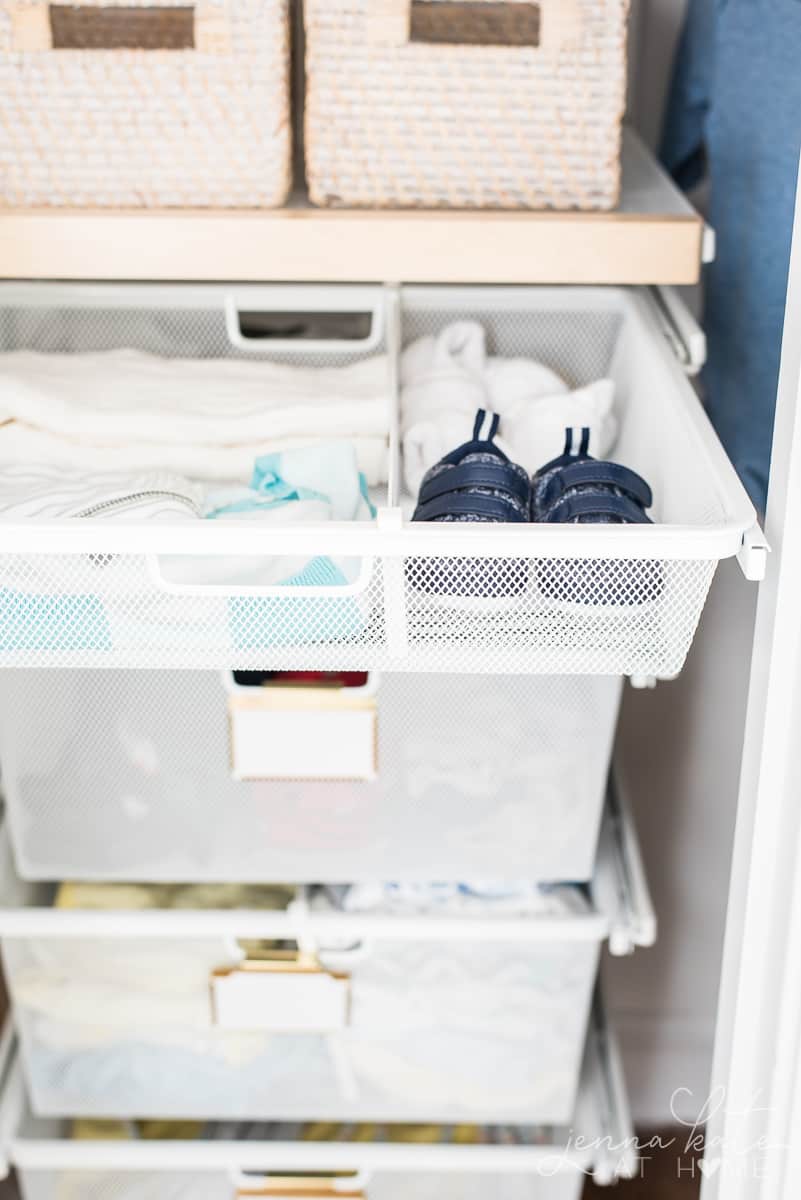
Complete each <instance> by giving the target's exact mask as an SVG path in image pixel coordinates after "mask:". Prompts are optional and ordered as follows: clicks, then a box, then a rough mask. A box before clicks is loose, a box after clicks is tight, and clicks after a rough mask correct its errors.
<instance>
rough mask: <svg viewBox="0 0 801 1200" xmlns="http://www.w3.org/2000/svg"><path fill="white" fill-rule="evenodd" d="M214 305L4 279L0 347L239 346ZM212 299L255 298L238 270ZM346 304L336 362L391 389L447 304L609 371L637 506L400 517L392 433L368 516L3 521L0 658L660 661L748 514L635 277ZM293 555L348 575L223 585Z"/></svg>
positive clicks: (84, 662) (283, 663) (404, 293)
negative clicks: (260, 562) (566, 518)
mask: <svg viewBox="0 0 801 1200" xmlns="http://www.w3.org/2000/svg"><path fill="white" fill-rule="evenodd" d="M289 292H290V293H291V289H289ZM352 293H353V289H350V291H349V295H351V297H352ZM279 295H280V297H281V302H282V303H285V304H289V305H290V306H294V307H296V308H302V307H304V306H305V307H306V308H314V309H315V310H321V309H325V308H326V307H327V306H328V307H333V308H337V307H338V306H339V307H341V299H337V293H336V289H330V288H329V289H326V288H317V289H304V290H303V292H302V294H301V295H300V297H299V298H294V299H293V298H292V296H291V294H290V296H289V298H288V297H287V289H280V290H279ZM230 301H231V297H230V296H229V295H228V293H227V292H226V291H225V289H222V288H213V287H210V288H199V289H198V288H192V289H182V288H180V287H159V288H150V287H141V286H140V287H136V286H131V287H129V288H117V287H115V288H110V289H107V288H104V287H92V288H86V287H82V286H78V285H76V286H74V287H72V286H70V287H67V288H65V287H59V288H55V289H53V288H51V286H50V285H44V284H43V285H34V286H26V287H21V286H19V285H6V286H5V287H4V288H3V289H2V291H0V303H2V305H3V319H2V327H1V331H0V346H2V348H4V349H14V348H17V347H27V348H33V349H39V350H54V349H59V350H63V349H65V348H66V349H67V350H80V349H97V348H111V347H115V346H135V347H137V348H140V349H144V350H150V351H156V352H159V353H163V354H168V355H191V354H197V355H205V356H220V355H226V354H242V353H247V352H252V350H253V347H252V346H251V347H250V351H245V350H243V349H242V347H241V339H240V340H239V341H238V340H237V338H236V337H235V336H234V339H233V341H231V340H229V338H228V336H227V334H226V329H228V331H229V333H230V332H231V331H230V321H229V324H228V325H226V311H227V312H228V315H229V317H230V312H231V304H230ZM234 301H235V303H237V304H240V305H244V306H250V308H254V307H255V308H258V307H260V306H261V307H266V308H270V307H275V305H276V303H278V301H277V300H275V298H271V294H270V292H269V289H261V288H257V289H254V290H253V291H252V292H249V291H248V289H241V290H240V291H238V292H237V294H236V296H235V297H234ZM226 303H228V308H227V310H226ZM353 303H356V300H354V299H352V304H353ZM362 307H365V308H367V309H369V310H371V311H372V314H373V322H372V325H371V334H370V335H368V337H367V339H365V341H364V342H363V344H362V346H361V348H360V349H355V348H354V345H353V344H352V343H351V344H350V345H349V346H348V347H346V351H347V354H348V356H349V358H350V359H351V360H352V359H353V358H354V357H359V355H360V354H361V355H362V356H364V355H365V354H367V352H368V349H367V348H368V346H369V348H370V349H371V350H372V349H375V348H376V347H378V346H382V345H385V346H387V347H388V349H389V352H390V369H389V372H388V381H387V387H388V390H389V391H390V392H391V393H392V394H393V395H392V398H393V402H396V401H397V396H395V395H394V392H395V390H396V382H395V372H394V371H393V369H392V367H393V364H394V355H395V353H396V351H397V347H398V345H399V344H400V343H401V342H409V341H410V340H411V339H413V338H415V337H417V336H418V335H419V334H420V333H422V332H431V331H434V330H436V329H438V328H441V327H442V326H443V325H444V324H445V323H447V322H449V321H451V320H453V319H455V318H456V317H457V316H470V317H473V318H475V319H478V320H480V321H481V322H482V323H483V325H484V326H485V328H486V330H487V333H488V339H489V345H490V349H491V351H493V352H495V353H500V354H505V355H515V354H516V355H524V356H528V357H531V358H535V359H538V360H540V361H542V362H544V363H546V364H547V365H549V366H551V367H552V368H554V369H555V370H557V371H558V372H559V373H561V374H562V375H563V376H564V378H565V379H566V380H567V381H568V382H569V383H570V384H572V385H573V386H577V385H579V384H582V383H586V382H589V381H590V380H591V379H593V378H596V377H598V376H599V375H604V374H605V375H609V376H610V377H611V378H612V379H613V380H614V382H615V385H616V398H617V407H618V415H619V417H620V422H621V434H620V438H619V440H618V444H617V446H616V448H615V457H616V458H617V459H618V460H619V461H621V462H624V463H625V464H626V465H628V466H630V467H632V468H633V469H634V470H636V471H638V472H639V473H640V474H642V475H643V476H644V477H645V478H646V479H647V480H648V482H649V483H650V485H651V486H652V488H653V491H654V495H655V505H654V510H653V515H654V520H655V524H654V525H652V526H625V527H624V526H587V525H578V526H577V525H547V526H546V525H534V524H532V525H517V526H512V525H454V524H449V525H438V524H428V525H426V524H414V523H411V522H409V521H407V520H405V519H404V511H408V509H405V508H404V498H403V497H402V496H401V494H400V487H399V479H400V470H399V449H398V444H397V438H396V437H395V435H394V432H392V433H391V437H390V469H389V476H390V478H389V486H388V488H387V491H386V495H385V496H384V497H383V498H380V497H379V512H378V517H377V520H376V521H375V522H371V523H362V522H359V523H350V524H348V523H345V524H341V525H336V524H329V525H326V526H312V525H309V526H295V527H293V528H291V529H286V528H283V529H273V528H272V527H271V528H270V529H269V530H268V529H260V530H259V531H258V533H256V532H254V529H253V526H252V524H251V523H247V526H246V527H244V528H243V527H242V523H222V525H223V527H221V523H220V522H202V521H198V522H194V523H189V524H187V523H183V524H181V525H175V526H169V525H167V524H163V523H161V522H159V525H158V528H156V527H154V526H153V525H150V526H148V525H146V524H144V523H143V524H140V525H135V524H133V523H131V524H128V523H126V524H125V527H124V528H123V527H122V525H121V524H117V525H115V524H114V523H112V522H95V523H93V522H91V521H88V520H87V521H76V520H72V521H69V520H67V521H62V522H50V523H42V522H35V521H28V522H19V523H17V524H12V523H9V522H4V523H3V524H2V525H0V551H2V554H1V555H0V665H2V666H72V667H75V666H83V667H89V666H92V667H148V666H150V667H153V666H179V667H192V666H195V667H221V668H231V667H238V668H243V669H247V668H253V669H263V668H265V667H272V668H274V669H279V670H283V669H286V670H293V669H302V670H324V669H337V670H338V669H353V670H362V669H371V670H394V671H401V670H405V671H442V672H448V671H450V672H467V671H470V672H496V673H500V674H507V673H539V674H552V673H556V674H567V673H571V674H626V675H649V676H658V677H662V676H672V675H675V674H676V673H677V672H678V671H679V670H680V669H681V666H682V664H683V662H684V658H685V656H686V653H687V650H688V648H689V646H690V643H691V641H692V638H693V635H694V632H695V628H696V626H697V622H698V619H699V617H700V613H701V610H702V608H703V604H704V601H705V598H706V594H707V591H708V589H709V585H710V583H711V580H712V576H713V574H714V570H715V566H716V564H717V562H718V561H719V560H720V559H721V558H724V557H728V556H731V555H734V554H738V553H739V552H740V550H741V548H742V546H743V539H744V536H745V535H746V534H747V533H748V532H749V531H750V530H751V529H752V527H753V524H754V519H755V518H754V512H753V509H752V507H751V505H750V504H749V502H748V500H747V497H746V495H745V493H744V491H743V489H742V487H741V485H740V484H739V482H738V480H737V478H736V476H735V474H734V472H733V470H732V468H731V466H730V464H729V463H728V461H727V459H726V457H725V455H724V454H723V451H722V449H721V447H720V445H719V443H718V442H717V439H716V438H715V435H714V433H713V432H712V430H711V427H710V426H709V423H708V421H707V420H706V418H705V416H704V414H703V412H702V410H701V408H700V406H699V404H698V401H697V399H696V397H695V394H694V393H693V391H692V389H691V387H690V386H689V384H688V382H687V380H686V378H685V377H684V374H683V371H682V369H681V367H680V366H679V363H678V361H677V360H676V357H675V355H674V353H673V351H672V350H671V349H670V348H669V346H668V344H667V341H666V339H665V336H664V322H663V321H662V319H661V317H660V315H659V313H658V311H657V309H656V306H655V304H654V302H653V300H652V299H651V298H650V296H649V295H648V294H646V293H644V292H631V291H628V292H627V291H623V290H616V289H603V288H595V289H592V288H576V289H571V288H565V289H553V288H551V289H548V288H518V289H498V288H482V289H465V288H404V289H401V290H400V292H397V291H392V290H387V292H386V293H385V295H384V297H383V299H382V298H381V294H380V291H379V292H378V293H376V292H375V290H372V291H371V290H370V289H366V291H365V294H364V297H363V302H362ZM257 350H258V352H259V353H262V350H261V347H260V346H259V347H257ZM333 353H334V352H333V351H332V350H331V349H330V348H329V349H328V350H326V349H325V348H323V349H320V347H319V345H318V346H317V347H316V348H315V349H313V350H310V349H309V348H308V345H307V347H306V349H301V350H298V349H297V348H294V349H292V348H290V349H289V350H284V351H283V356H284V358H285V359H286V357H287V356H289V357H290V358H293V360H294V361H302V362H304V363H306V364H307V365H308V364H309V363H311V364H315V363H317V364H323V363H326V362H330V361H331V357H332V354H333ZM338 353H339V354H340V355H341V354H342V347H340V348H339V351H338ZM264 357H268V356H267V355H266V354H265V355H264ZM337 361H345V359H344V358H342V357H340V358H339V359H338V360H337ZM309 432H310V434H313V433H314V431H313V430H310V431H309ZM234 525H236V527H234ZM299 553H303V554H306V553H309V554H312V555H317V554H336V555H338V556H342V557H343V558H347V559H348V560H349V561H350V562H351V563H355V564H356V569H354V571H353V572H352V575H351V576H350V581H349V582H348V583H347V584H343V585H339V586H335V585H332V586H322V587H294V588H287V587H260V586H253V585H245V584H244V583H242V582H241V575H240V576H239V580H240V582H238V581H237V574H236V570H235V568H234V567H233V565H231V567H230V572H229V573H226V572H227V566H226V564H230V563H232V560H231V557H230V556H232V555H238V556H242V555H244V556H250V557H253V556H255V555H270V556H272V557H276V558H279V557H281V556H290V555H296V554H299ZM187 561H191V562H192V564H193V579H192V582H187V581H186V571H185V567H186V563H187ZM198 563H200V564H204V563H205V564H206V566H207V567H208V573H207V574H206V573H204V571H201V572H200V574H199V575H198V570H197V566H198ZM221 578H222V582H221V581H220V580H221ZM443 578H446V579H447V587H443V586H442V580H443ZM207 580H208V581H207ZM212 580H213V582H212Z"/></svg>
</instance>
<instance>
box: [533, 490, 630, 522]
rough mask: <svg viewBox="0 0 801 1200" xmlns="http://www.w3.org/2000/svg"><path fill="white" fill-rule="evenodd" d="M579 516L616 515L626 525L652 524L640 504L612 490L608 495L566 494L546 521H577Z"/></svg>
mask: <svg viewBox="0 0 801 1200" xmlns="http://www.w3.org/2000/svg"><path fill="white" fill-rule="evenodd" d="M577 517H615V518H617V520H618V521H622V522H623V523H624V524H625V525H652V524H653V522H652V520H651V518H650V517H647V516H646V515H645V513H644V512H643V510H642V508H641V507H640V505H639V504H636V503H635V502H634V501H633V500H632V499H630V497H628V496H615V495H613V494H612V493H611V492H610V493H609V494H608V495H606V496H588V495H587V494H586V493H585V494H584V495H583V496H582V495H572V496H564V497H563V498H562V499H561V500H558V501H557V502H556V504H555V505H554V506H553V508H552V509H551V510H550V512H549V513H548V515H547V516H546V517H545V521H546V522H548V523H557V522H562V521H575V520H576V518H577Z"/></svg>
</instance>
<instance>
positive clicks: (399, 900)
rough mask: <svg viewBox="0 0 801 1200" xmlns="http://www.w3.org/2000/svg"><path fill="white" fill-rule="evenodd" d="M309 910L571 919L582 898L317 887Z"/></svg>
mask: <svg viewBox="0 0 801 1200" xmlns="http://www.w3.org/2000/svg"><path fill="white" fill-rule="evenodd" d="M310 902H311V907H312V908H315V909H317V908H323V909H325V908H327V907H330V908H335V909H341V910H342V911H343V912H351V913H369V912H375V913H379V912H380V913H396V914H398V915H404V914H407V915H412V914H415V913H427V914H429V915H432V916H435V915H437V914H440V913H441V914H443V915H447V916H450V915H453V914H455V915H459V914H464V915H467V916H530V915H532V914H535V913H536V914H538V915H539V916H568V915H570V916H574V915H576V914H577V913H584V912H586V900H585V898H584V896H583V893H582V892H581V891H580V889H579V888H577V887H574V886H571V885H559V886H550V885H547V886H546V885H541V884H536V883H528V882H525V881H522V882H519V883H511V882H510V883H503V884H501V883H494V882H486V881H480V882H471V883H349V884H328V885H325V886H324V887H321V888H319V889H315V890H314V891H313V892H312V894H311V898H310Z"/></svg>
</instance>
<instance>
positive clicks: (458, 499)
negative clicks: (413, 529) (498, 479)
mask: <svg viewBox="0 0 801 1200" xmlns="http://www.w3.org/2000/svg"><path fill="white" fill-rule="evenodd" d="M437 517H475V518H476V519H477V520H483V521H518V522H519V521H527V520H528V516H527V515H526V514H524V513H521V512H520V510H519V509H517V508H515V507H514V505H513V504H510V503H509V501H508V500H503V499H501V498H499V497H497V496H481V495H479V494H476V493H474V494H472V495H471V494H465V493H464V492H458V493H457V494H456V495H447V496H436V497H435V498H434V499H433V500H429V501H428V502H427V503H425V504H418V506H417V508H416V509H415V510H414V516H413V517H412V520H413V521H433V520H435V519H436V518H437Z"/></svg>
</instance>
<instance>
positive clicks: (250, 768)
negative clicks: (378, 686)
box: [230, 704, 377, 780]
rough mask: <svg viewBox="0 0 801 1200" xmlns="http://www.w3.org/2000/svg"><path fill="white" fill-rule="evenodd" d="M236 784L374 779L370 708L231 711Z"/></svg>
mask: <svg viewBox="0 0 801 1200" xmlns="http://www.w3.org/2000/svg"><path fill="white" fill-rule="evenodd" d="M230 716H231V760H232V762H231V765H232V769H233V775H234V778H235V779H363V780H369V779H375V777H376V724H377V717H376V712H375V709H374V708H362V709H344V710H342V711H337V710H336V709H328V710H323V711H317V710H315V709H313V708H305V709H304V708H298V709H286V710H284V709H280V708H264V709H260V708H257V707H255V706H247V707H244V706H243V707H237V706H236V705H235V704H232V705H231V709H230Z"/></svg>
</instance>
